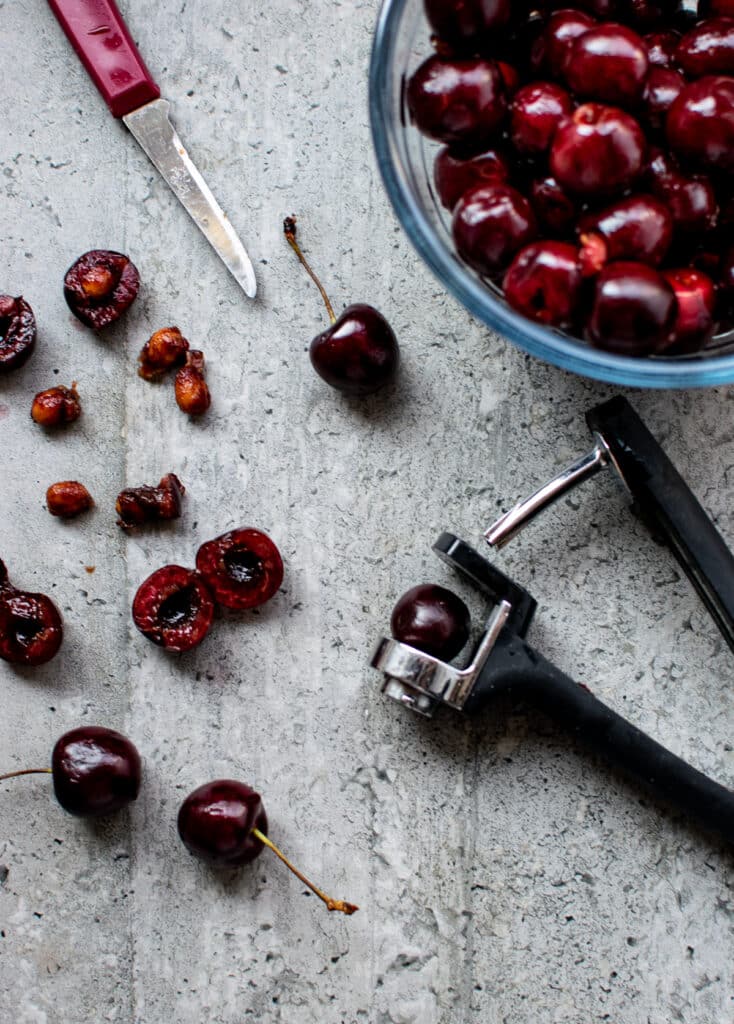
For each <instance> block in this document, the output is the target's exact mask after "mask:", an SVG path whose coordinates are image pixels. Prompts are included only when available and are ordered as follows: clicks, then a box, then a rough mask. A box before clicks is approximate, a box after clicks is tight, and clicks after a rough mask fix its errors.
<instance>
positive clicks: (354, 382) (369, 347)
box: [309, 303, 400, 395]
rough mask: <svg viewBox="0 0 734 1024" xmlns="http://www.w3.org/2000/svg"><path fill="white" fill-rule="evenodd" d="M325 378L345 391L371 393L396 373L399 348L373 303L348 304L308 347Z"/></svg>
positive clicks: (390, 328) (322, 376) (387, 324)
mask: <svg viewBox="0 0 734 1024" xmlns="http://www.w3.org/2000/svg"><path fill="white" fill-rule="evenodd" d="M309 354H310V356H311V364H312V365H313V368H314V370H316V372H317V373H318V375H319V377H321V379H322V380H325V381H326V383H327V384H330V385H331V386H332V387H333V388H336V390H337V391H342V392H343V393H344V394H346V395H371V394H373V393H374V392H375V391H379V390H380V388H383V387H384V386H385V385H386V384H388V383H389V382H390V381H391V380H393V378H394V377H395V374H396V373H397V369H398V364H399V362H400V349H399V348H398V342H397V339H396V337H395V334H394V333H393V329H392V327H390V324H389V323H388V322H387V320H386V319H385V317H384V316H383V315H382V313H380V312H378V310H376V309H375V308H374V306H368V305H366V304H365V303H354V304H353V305H351V306H347V308H346V309H345V310H344V312H343V313H342V314H341V315H340V316H339V317H337V318H336V320H335V321H334V323H333V324H332V325H331V327H328V328H327V329H326V330H325V331H324V332H323V333H322V334H319V335H317V336H316V337H315V338H314V339H313V341H312V342H311V346H310V348H309Z"/></svg>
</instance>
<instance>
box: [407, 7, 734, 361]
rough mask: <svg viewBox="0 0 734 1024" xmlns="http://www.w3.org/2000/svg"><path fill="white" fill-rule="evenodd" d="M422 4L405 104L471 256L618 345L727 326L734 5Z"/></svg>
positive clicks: (654, 345)
mask: <svg viewBox="0 0 734 1024" xmlns="http://www.w3.org/2000/svg"><path fill="white" fill-rule="evenodd" d="M424 3H425V11H426V15H427V17H428V20H429V23H430V25H431V27H432V29H433V30H434V33H435V36H434V38H433V42H434V46H435V50H436V53H435V54H434V55H433V56H431V57H429V58H428V59H427V60H426V61H425V62H424V63H423V64H421V66H420V67H419V68H418V69H417V70H416V71H415V73H414V74H413V75H412V77H411V78H410V80H409V82H408V88H407V102H408V108H409V111H410V115H411V117H412V120H413V122H414V123H415V125H416V126H417V127H418V129H419V130H420V131H421V132H423V133H424V134H425V135H426V136H428V137H429V138H431V139H435V140H437V141H440V142H443V143H444V144H445V147H444V148H443V149H441V151H440V152H439V153H438V155H437V156H436V160H435V165H434V178H435V184H436V189H437V192H438V195H439V198H440V200H441V202H442V203H443V205H444V206H445V207H446V208H447V209H449V210H451V211H452V215H453V221H452V231H453V238H454V243H455V245H456V249H457V252H458V254H459V255H460V256H461V257H462V259H464V260H465V261H466V263H468V264H469V265H470V266H471V267H472V268H473V269H475V270H476V271H477V272H478V273H479V274H481V275H482V276H483V277H485V278H486V279H488V280H489V281H491V282H492V283H493V284H495V285H499V286H500V287H501V288H502V289H503V291H504V294H505V298H506V300H507V302H508V303H509V304H510V305H511V306H512V307H513V308H514V309H516V310H518V311H519V312H520V313H522V314H523V315H524V316H526V317H528V318H529V319H531V320H534V321H536V322H538V323H541V324H546V325H548V326H552V327H556V328H561V329H564V330H567V331H569V332H571V333H574V334H577V335H579V336H584V337H585V338H586V339H587V340H588V341H589V342H590V343H591V344H592V345H594V346H596V347H599V348H602V349H606V350H608V351H612V352H617V353H622V354H626V355H637V356H643V355H652V354H658V353H664V354H665V355H679V354H686V353H692V352H696V351H698V350H700V349H701V348H702V347H703V346H704V345H706V343H707V342H708V341H709V340H710V339H711V337H712V336H713V335H714V333H715V331H716V330H727V329H729V328H730V327H731V326H732V312H734V242H732V240H731V238H730V233H731V227H732V224H734V195H732V188H731V183H730V182H731V174H732V173H733V172H734V0H572V4H573V6H571V5H570V4H564V3H562V2H554V0H424Z"/></svg>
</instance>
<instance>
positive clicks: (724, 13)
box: [698, 0, 734, 18]
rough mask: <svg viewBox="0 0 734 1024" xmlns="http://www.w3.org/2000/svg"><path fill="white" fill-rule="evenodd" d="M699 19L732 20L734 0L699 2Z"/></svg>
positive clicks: (703, 0)
mask: <svg viewBox="0 0 734 1024" xmlns="http://www.w3.org/2000/svg"><path fill="white" fill-rule="evenodd" d="M698 13H699V17H702V18H711V17H722V18H734V0H699V4H698Z"/></svg>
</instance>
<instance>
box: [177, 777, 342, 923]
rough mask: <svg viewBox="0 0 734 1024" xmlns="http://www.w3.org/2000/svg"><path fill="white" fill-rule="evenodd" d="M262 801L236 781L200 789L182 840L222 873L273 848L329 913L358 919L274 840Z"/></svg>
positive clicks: (188, 804) (182, 822) (185, 814)
mask: <svg viewBox="0 0 734 1024" xmlns="http://www.w3.org/2000/svg"><path fill="white" fill-rule="evenodd" d="M267 831H268V819H267V817H266V814H265V808H264V807H263V803H262V798H261V796H260V794H259V793H257V792H256V791H255V790H254V789H253V788H252V787H251V786H248V785H246V784H245V783H244V782H238V781H237V780H236V779H217V780H215V781H214V782H207V783H205V784H204V785H203V786H199V788H198V789H195V790H194V791H193V793H190V794H189V795H188V796H187V797H186V799H185V800H184V802H183V804H182V805H181V808H180V810H179V812H178V834H179V836H180V837H181V841H182V842H183V844H184V846H185V847H186V849H187V850H188V851H189V853H192V854H193V855H194V856H195V857H198V858H200V859H201V860H204V861H207V862H208V863H209V864H215V865H219V866H222V867H240V866H241V865H243V864H248V863H249V862H250V861H253V860H255V858H256V857H259V856H260V854H261V853H262V851H263V849H264V848H265V847H266V846H267V847H268V849H269V850H272V852H273V853H274V854H275V856H276V857H278V858H279V859H280V860H281V861H282V862H283V863H284V864H285V866H286V867H287V868H288V869H289V870H290V871H292V872H293V874H294V875H295V876H296V878H298V879H299V880H300V881H301V882H303V884H304V885H306V886H308V888H309V889H310V890H311V892H313V893H314V894H315V895H316V896H318V897H319V899H320V900H322V901H323V902H324V903H325V904H326V907H327V909H328V910H338V911H340V912H341V913H342V914H353V913H354V912H355V911H356V910H359V907H357V906H355V905H354V904H353V903H347V901H346V900H335V899H332V898H331V897H330V896H327V895H326V894H325V893H324V892H322V891H321V889H318V888H317V887H316V886H315V885H314V884H313V883H312V882H311V881H309V879H308V878H306V876H305V875H304V874H302V872H301V871H299V870H298V868H297V867H295V866H294V865H293V864H292V863H291V862H290V860H288V858H287V857H286V856H285V854H284V853H282V851H281V850H279V849H278V847H277V846H276V845H275V843H274V842H273V841H272V840H271V839H269V838H268V835H267Z"/></svg>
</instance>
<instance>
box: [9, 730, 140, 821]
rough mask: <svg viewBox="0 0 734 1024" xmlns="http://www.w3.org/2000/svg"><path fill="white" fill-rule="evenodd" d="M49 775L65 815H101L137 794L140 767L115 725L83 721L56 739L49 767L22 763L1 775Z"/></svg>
mask: <svg viewBox="0 0 734 1024" xmlns="http://www.w3.org/2000/svg"><path fill="white" fill-rule="evenodd" d="M41 774H43V775H46V774H48V775H51V776H52V779H53V786H54V793H55V795H56V799H57V800H58V802H59V803H60V804H61V806H62V807H63V808H64V810H65V811H68V812H69V814H74V815H76V816H77V817H79V818H102V817H106V816H107V815H109V814H114V813H115V812H116V811H119V810H121V809H122V808H123V807H126V806H127V805H128V804H130V803H132V802H133V801H134V800H136V799H137V796H138V793H139V792H140V782H141V777H142V767H141V763H140V754H139V753H138V751H137V749H136V748H135V746H134V744H133V743H131V742H130V740H129V739H127V737H126V736H123V735H122V734H121V733H119V732H115V731H114V729H106V728H104V727H103V726H98V725H85V726H83V727H81V728H79V729H72V730H71V731H70V732H66V733H64V735H63V736H60V737H59V739H58V740H57V741H56V744H55V746H54V749H53V752H52V755H51V767H50V768H24V769H21V770H20V771H15V772H7V773H6V774H4V775H0V781H3V780H5V779H11V778H15V777H17V776H19V775H41Z"/></svg>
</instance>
